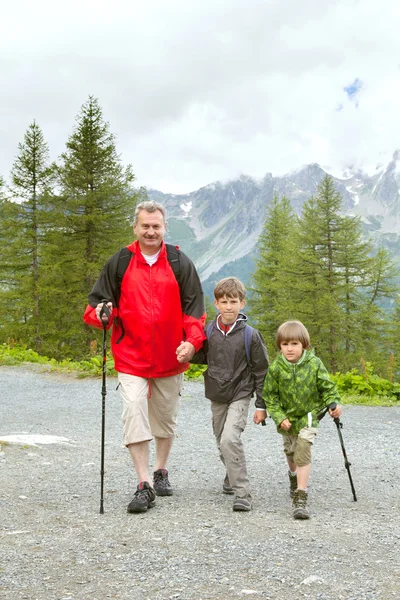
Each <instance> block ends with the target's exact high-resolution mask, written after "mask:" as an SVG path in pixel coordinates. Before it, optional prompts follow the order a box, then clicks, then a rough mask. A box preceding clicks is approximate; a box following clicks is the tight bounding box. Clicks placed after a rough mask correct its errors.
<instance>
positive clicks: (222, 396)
mask: <svg viewBox="0 0 400 600" xmlns="http://www.w3.org/2000/svg"><path fill="white" fill-rule="evenodd" d="M214 296H215V301H214V304H215V306H216V307H217V309H218V311H219V314H218V315H217V317H216V318H215V319H214V321H213V322H212V324H211V326H209V327H208V328H207V338H208V339H207V340H206V341H205V342H204V346H203V348H202V349H201V350H199V351H198V352H197V353H196V354H195V355H194V357H193V358H192V360H191V361H190V362H192V363H195V364H196V363H197V364H207V365H208V368H207V370H206V371H205V373H204V383H205V396H206V398H208V399H209V400H211V412H212V426H213V431H214V435H215V438H216V441H217V447H218V450H219V453H220V458H221V460H222V462H223V463H224V465H225V467H226V476H225V479H224V482H223V486H222V490H223V492H224V493H225V494H234V495H235V498H234V501H233V510H235V511H249V510H251V508H252V497H251V491H250V483H249V479H248V476H247V468H246V458H245V454H244V447H243V442H242V440H241V435H242V433H243V431H244V428H245V427H246V423H247V416H248V411H249V405H250V399H251V397H252V395H253V393H254V392H255V393H256V402H255V404H256V409H257V412H256V415H257V420H256V418H255V419H254V420H255V421H256V422H261V421H263V420H264V419H265V418H266V416H267V413H266V410H265V404H264V401H263V399H262V390H263V384H264V379H265V375H266V373H267V369H268V354H267V349H266V347H265V343H264V340H263V338H262V336H261V334H260V332H259V331H258V330H256V329H253V328H249V330H248V331H247V335H245V330H246V328H247V327H248V325H247V317H246V315H244V314H243V313H241V312H240V311H241V310H242V309H243V308H244V305H245V303H246V301H245V297H246V288H245V286H244V285H243V283H242V282H241V281H239V280H238V279H236V277H226V278H225V279H222V280H221V281H219V282H218V283H217V285H216V287H215V289H214ZM245 337H247V342H246V341H245ZM246 344H247V345H248V348H246ZM177 355H178V360H179V361H180V362H182V361H183V360H184V358H185V356H184V355H182V356H181V354H180V352H179V348H178V350H177ZM247 355H248V356H247Z"/></svg>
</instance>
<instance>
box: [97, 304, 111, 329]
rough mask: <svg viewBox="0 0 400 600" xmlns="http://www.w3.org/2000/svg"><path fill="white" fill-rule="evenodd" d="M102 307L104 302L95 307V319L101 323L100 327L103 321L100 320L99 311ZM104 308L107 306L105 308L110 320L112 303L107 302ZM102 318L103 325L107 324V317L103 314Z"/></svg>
mask: <svg viewBox="0 0 400 600" xmlns="http://www.w3.org/2000/svg"><path fill="white" fill-rule="evenodd" d="M103 305H104V302H101V303H100V304H98V305H97V306H96V317H97V318H98V320H99V321H100V323H101V324H102V325H103V321H102V320H101V319H100V311H101V309H102V308H103ZM106 306H107V308H108V311H109V313H110V318H111V313H112V302H107V304H106ZM102 316H103V319H104V322H105V323H107V322H108V320H109V319H108V317H107V315H105V314H104V313H103V315H102Z"/></svg>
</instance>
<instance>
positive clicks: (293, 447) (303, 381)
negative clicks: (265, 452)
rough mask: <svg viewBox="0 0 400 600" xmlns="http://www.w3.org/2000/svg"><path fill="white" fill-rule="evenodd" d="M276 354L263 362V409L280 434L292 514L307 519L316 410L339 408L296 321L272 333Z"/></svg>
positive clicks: (335, 394) (331, 386)
mask: <svg viewBox="0 0 400 600" xmlns="http://www.w3.org/2000/svg"><path fill="white" fill-rule="evenodd" d="M276 345H277V346H278V348H279V349H280V350H281V353H280V354H279V355H278V356H277V357H276V359H275V360H274V361H273V362H272V364H271V366H270V367H269V370H268V373H267V377H266V379H265V384H264V390H263V398H264V402H265V405H266V407H267V411H268V414H269V415H270V416H271V417H272V419H273V420H274V421H275V424H276V426H277V429H278V433H281V434H282V435H283V448H284V452H285V454H286V458H287V462H288V465H289V480H290V496H291V498H293V517H294V518H295V519H308V518H309V517H310V513H309V509H308V506H307V500H308V493H307V486H308V480H309V477H310V471H311V446H312V444H313V442H314V438H315V436H316V434H317V428H318V421H317V415H318V413H319V412H321V410H323V409H324V408H325V407H326V406H328V405H330V404H332V403H333V402H335V403H336V404H337V406H336V408H335V409H334V410H332V409H329V414H330V415H331V417H332V418H335V417H339V416H340V415H341V414H342V410H341V408H340V406H339V404H338V402H339V400H340V398H339V394H338V392H337V389H336V385H335V384H334V383H333V381H331V379H330V377H329V373H328V371H327V370H326V368H325V366H324V365H323V363H322V361H321V360H320V359H319V358H317V357H316V356H315V355H314V351H313V350H311V349H310V335H309V333H308V331H307V329H306V328H305V326H304V325H303V323H300V321H287V322H285V323H283V324H282V325H281V326H280V327H279V329H278V331H277V334H276Z"/></svg>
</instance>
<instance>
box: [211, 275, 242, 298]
mask: <svg viewBox="0 0 400 600" xmlns="http://www.w3.org/2000/svg"><path fill="white" fill-rule="evenodd" d="M224 296H226V297H227V298H239V300H240V301H241V302H242V301H243V300H244V299H245V298H246V288H245V286H244V285H243V283H242V282H241V281H240V280H239V279H237V278H236V277H225V278H224V279H221V280H220V281H218V283H217V285H216V286H215V288H214V297H215V299H216V300H219V299H220V298H223V297H224Z"/></svg>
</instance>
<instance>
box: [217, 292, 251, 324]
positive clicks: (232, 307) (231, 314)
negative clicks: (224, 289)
mask: <svg viewBox="0 0 400 600" xmlns="http://www.w3.org/2000/svg"><path fill="white" fill-rule="evenodd" d="M214 304H215V306H216V307H217V310H219V312H220V313H221V318H222V322H223V323H224V325H232V323H234V322H235V321H236V319H237V317H238V314H239V312H240V311H241V310H242V308H243V307H244V305H245V304H246V302H245V301H244V300H239V298H228V297H227V296H223V297H222V298H219V299H218V300H214Z"/></svg>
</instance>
